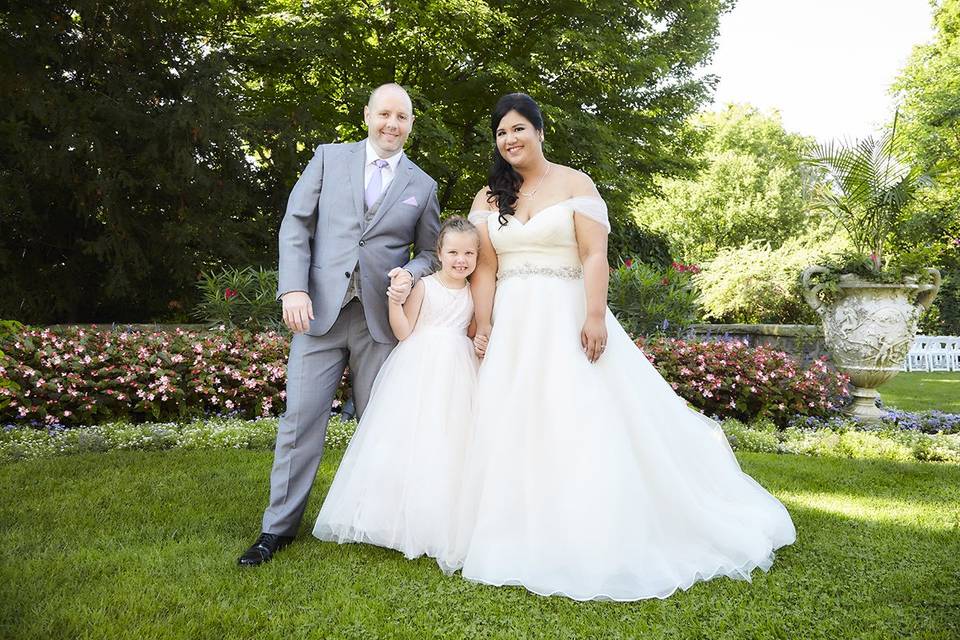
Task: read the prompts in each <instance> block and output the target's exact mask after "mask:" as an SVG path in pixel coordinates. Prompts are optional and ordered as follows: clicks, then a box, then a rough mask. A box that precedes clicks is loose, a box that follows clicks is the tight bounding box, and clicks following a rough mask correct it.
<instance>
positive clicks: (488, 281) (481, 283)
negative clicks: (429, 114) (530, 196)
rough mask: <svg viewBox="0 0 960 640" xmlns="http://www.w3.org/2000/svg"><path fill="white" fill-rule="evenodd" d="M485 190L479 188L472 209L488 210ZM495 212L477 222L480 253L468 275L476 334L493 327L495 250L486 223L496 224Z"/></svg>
mask: <svg viewBox="0 0 960 640" xmlns="http://www.w3.org/2000/svg"><path fill="white" fill-rule="evenodd" d="M486 193H487V190H486V188H484V189H481V190H480V192H479V193H477V197H476V198H474V200H473V206H472V207H471V210H472V211H484V210H487V211H489V209H490V206H489V204H488V203H487V195H486ZM496 215H497V214H496V212H492V213H491V214H490V215H489V216H488V218H487V222H483V223H480V224H477V230H478V231H479V232H480V253H479V254H478V255H477V268H476V269H475V270H474V272H473V275H471V276H470V293H471V294H472V295H473V309H474V311H473V313H474V321H475V322H476V335H477V336H485V337H489V336H490V331H491V329H492V328H493V296H494V293H496V290H497V252H496V250H495V249H494V248H493V244H492V243H491V242H490V234H489V233H488V232H487V225H488V224H496V220H497V218H496Z"/></svg>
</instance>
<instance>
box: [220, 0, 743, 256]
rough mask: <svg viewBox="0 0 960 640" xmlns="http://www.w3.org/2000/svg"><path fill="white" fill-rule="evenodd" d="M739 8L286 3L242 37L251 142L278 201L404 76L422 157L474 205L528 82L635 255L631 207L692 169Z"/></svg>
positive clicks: (577, 0)
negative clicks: (720, 32) (509, 102)
mask: <svg viewBox="0 0 960 640" xmlns="http://www.w3.org/2000/svg"><path fill="white" fill-rule="evenodd" d="M729 4H730V3H729V2H727V1H726V0H696V1H693V2H689V1H684V2H681V1H676V0H666V1H665V0H659V1H652V0H645V1H640V2H637V1H633V2H622V1H621V0H599V1H594V2H584V1H582V0H561V1H553V2H546V1H544V0H540V1H534V2H530V1H528V0H523V1H519V0H506V1H503V0H500V1H491V2H483V1H481V0H447V1H445V2H427V3H423V2H420V1H419V0H417V1H414V0H390V1H387V2H380V3H376V4H373V5H370V4H368V3H366V2H364V1H361V0H346V1H343V0H336V1H333V0H321V1H317V2H301V1H300V0H276V1H275V2H272V3H270V5H269V10H265V11H263V12H261V13H260V14H259V15H257V16H255V17H253V18H251V19H249V20H247V21H245V22H243V23H242V24H239V25H237V34H236V37H235V39H234V42H235V46H234V48H233V50H234V52H235V54H236V57H235V62H236V65H237V68H238V69H240V70H241V73H242V75H243V77H245V78H246V79H247V81H248V82H247V96H246V99H245V104H246V105H247V107H248V108H247V110H246V111H245V115H247V116H248V117H249V118H250V121H251V125H250V127H249V129H250V132H251V133H250V140H249V143H250V152H251V154H252V155H254V156H255V157H256V158H258V160H259V161H260V162H262V166H263V169H264V172H265V174H266V175H267V176H268V177H266V178H265V180H266V182H267V184H269V185H270V187H271V191H272V192H273V193H274V194H275V196H276V201H275V203H274V205H273V206H275V207H279V205H280V201H281V200H282V198H284V197H285V195H286V192H287V190H288V189H289V187H290V186H291V184H292V181H293V180H294V179H295V177H296V175H297V173H298V172H299V170H300V168H301V167H302V166H303V165H304V164H305V163H306V162H307V160H308V159H309V157H310V154H311V152H312V150H313V147H314V146H315V145H316V144H317V143H318V142H323V141H334V140H355V139H359V138H361V137H362V136H363V132H362V120H361V118H360V113H361V111H362V105H363V104H364V102H365V100H366V98H367V95H368V93H369V91H370V90H371V89H372V88H373V87H375V86H377V85H379V84H381V83H383V82H389V81H396V82H399V83H401V84H403V85H404V86H406V87H407V88H408V89H409V90H410V93H411V95H412V98H413V102H414V106H415V111H416V113H417V121H416V123H415V125H414V131H413V135H412V136H411V142H410V144H409V145H408V153H409V155H410V156H411V157H412V158H413V159H414V160H415V161H416V162H418V163H419V164H420V165H421V166H422V167H423V168H424V169H425V170H426V171H427V172H428V173H430V175H432V176H434V177H435V178H437V180H438V182H439V187H440V188H439V196H440V202H441V206H442V207H443V208H444V209H447V210H450V209H453V210H460V211H463V210H465V209H466V208H467V207H468V206H469V204H470V202H471V200H472V198H473V196H474V194H475V193H476V192H477V190H478V189H479V188H480V187H481V186H482V185H483V184H485V182H486V172H487V167H488V166H489V162H490V155H491V152H492V149H493V141H492V135H491V133H490V129H489V117H490V116H489V114H490V111H491V110H492V108H493V105H494V103H495V102H496V99H497V98H498V97H499V96H500V95H502V94H504V93H507V92H511V91H523V92H526V93H529V94H530V95H532V96H533V97H534V98H535V99H536V100H537V101H538V102H539V103H540V105H541V107H542V109H543V111H544V114H545V117H546V121H547V124H546V128H547V131H546V137H547V152H548V154H549V157H550V158H551V159H553V160H556V161H558V162H562V163H566V164H570V165H572V166H574V167H578V168H581V169H583V170H585V171H587V172H588V173H589V174H590V175H591V176H592V177H593V179H594V181H595V182H596V183H597V184H598V186H599V188H600V190H601V192H602V194H603V195H604V196H605V198H606V199H607V201H608V204H609V205H610V210H611V217H612V219H613V223H614V227H615V232H614V236H613V237H612V238H611V247H614V246H616V247H617V253H622V252H624V251H623V250H624V245H625V244H626V243H625V242H620V239H621V238H632V237H636V236H637V235H638V234H639V235H640V236H643V235H644V234H642V232H640V231H639V230H638V228H637V226H636V224H635V222H634V221H633V219H632V217H631V216H630V215H629V211H628V208H627V203H628V202H629V201H630V200H631V199H632V198H633V197H635V196H636V195H637V194H638V193H643V192H646V191H649V190H650V189H651V187H652V180H653V178H654V177H655V176H658V175H673V174H675V173H677V172H678V171H683V170H689V169H690V168H691V163H690V162H689V160H688V158H689V156H690V155H691V154H692V153H693V152H694V151H695V150H696V148H697V145H698V142H699V139H698V137H697V136H696V135H694V134H692V132H690V131H689V130H688V129H687V128H686V127H685V119H686V117H687V116H688V115H689V114H691V113H693V112H694V111H695V110H696V109H697V108H698V107H699V105H701V104H702V103H703V102H704V100H705V99H706V97H707V94H708V91H709V89H710V86H711V83H712V79H711V78H707V79H701V78H698V77H697V76H696V74H695V71H696V68H697V67H698V65H700V64H701V63H702V62H703V61H704V60H705V59H706V58H707V57H708V56H709V55H710V53H711V52H712V50H713V47H714V37H715V35H716V30H717V21H718V16H719V14H720V13H721V12H722V11H724V10H726V9H727V8H728V7H729ZM631 242H632V240H631ZM652 243H653V244H655V241H653V242H652ZM637 250H639V247H638V248H637Z"/></svg>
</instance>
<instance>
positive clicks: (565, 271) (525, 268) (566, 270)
mask: <svg viewBox="0 0 960 640" xmlns="http://www.w3.org/2000/svg"><path fill="white" fill-rule="evenodd" d="M530 276H548V277H550V278H560V279H561V280H579V279H580V278H582V277H583V267H581V266H579V265H577V266H574V267H541V266H539V265H535V264H530V263H529V262H527V263H524V264H522V265H520V266H519V267H512V268H509V269H501V270H500V272H499V273H497V280H506V279H507V278H516V277H520V278H529V277H530Z"/></svg>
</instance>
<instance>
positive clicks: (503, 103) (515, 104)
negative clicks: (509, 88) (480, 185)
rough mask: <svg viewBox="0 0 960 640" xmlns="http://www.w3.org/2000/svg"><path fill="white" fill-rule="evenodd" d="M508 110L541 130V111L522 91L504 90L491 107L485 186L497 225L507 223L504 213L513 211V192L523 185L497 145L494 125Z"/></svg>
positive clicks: (515, 202) (514, 205)
mask: <svg viewBox="0 0 960 640" xmlns="http://www.w3.org/2000/svg"><path fill="white" fill-rule="evenodd" d="M511 111H516V112H517V113H519V114H520V115H522V116H523V117H524V118H526V119H527V120H529V121H530V123H531V124H532V125H533V128H534V129H536V130H537V131H543V114H542V113H540V107H539V106H538V105H537V103H536V102H534V100H533V98H531V97H530V96H528V95H527V94H525V93H508V94H507V95H505V96H503V97H502V98H500V99H499V100H497V106H495V107H494V108H493V115H492V116H491V117H490V129H491V131H493V164H492V165H491V166H490V175H489V177H488V178H487V186H489V187H490V188H489V189H487V202H496V203H497V208H498V209H499V210H500V215H499V219H500V224H501V225H504V224H507V216H512V215H513V214H514V213H516V204H517V193H518V192H519V191H520V185H521V184H523V178H522V177H520V174H519V173H517V170H516V169H514V168H513V167H512V166H511V165H510V163H509V162H507V161H506V160H504V159H503V156H501V155H500V150H499V149H498V148H497V127H499V126H500V121H501V120H503V117H504V116H505V115H507V114H508V113H510V112H511Z"/></svg>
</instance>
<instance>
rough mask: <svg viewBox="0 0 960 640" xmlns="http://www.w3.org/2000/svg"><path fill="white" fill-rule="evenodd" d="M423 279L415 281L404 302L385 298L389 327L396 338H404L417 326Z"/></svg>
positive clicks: (421, 300) (421, 302) (421, 301)
mask: <svg viewBox="0 0 960 640" xmlns="http://www.w3.org/2000/svg"><path fill="white" fill-rule="evenodd" d="M423 288H424V284H423V279H422V278H421V279H420V280H418V281H417V284H415V285H414V287H413V291H411V292H410V295H409V296H407V300H406V302H404V303H403V304H400V303H399V302H394V301H393V300H392V299H390V298H389V297H388V298H387V309H388V310H389V314H390V328H391V329H393V335H395V336H396V337H397V340H406V339H407V338H408V337H409V336H410V334H411V333H412V332H413V328H414V327H415V326H417V318H418V317H420V306H421V305H422V304H423Z"/></svg>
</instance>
